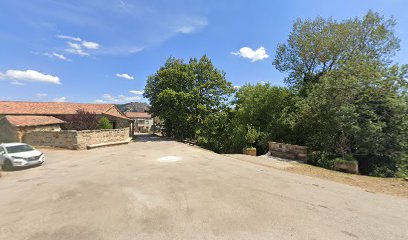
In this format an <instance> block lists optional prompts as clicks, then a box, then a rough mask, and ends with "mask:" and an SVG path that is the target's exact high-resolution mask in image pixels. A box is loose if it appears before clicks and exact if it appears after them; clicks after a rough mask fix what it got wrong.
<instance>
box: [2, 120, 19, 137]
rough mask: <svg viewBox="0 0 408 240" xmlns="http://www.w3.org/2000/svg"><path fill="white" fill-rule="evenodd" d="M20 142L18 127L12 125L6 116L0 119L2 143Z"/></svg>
mask: <svg viewBox="0 0 408 240" xmlns="http://www.w3.org/2000/svg"><path fill="white" fill-rule="evenodd" d="M6 142H18V135H17V128H16V127H14V126H13V125H11V124H10V123H9V122H8V121H7V120H6V118H1V119H0V143H6Z"/></svg>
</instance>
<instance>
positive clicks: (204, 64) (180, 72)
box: [144, 56, 234, 142]
mask: <svg viewBox="0 0 408 240" xmlns="http://www.w3.org/2000/svg"><path fill="white" fill-rule="evenodd" d="M233 91H234V90H233V87H232V84H231V83H230V82H228V81H227V80H226V79H225V73H224V72H222V71H220V70H218V69H217V68H215V67H214V66H213V64H212V62H211V60H210V59H209V58H208V57H207V56H203V57H202V58H201V59H200V60H197V59H195V58H192V59H190V61H189V63H184V62H183V60H181V59H176V58H169V59H168V60H167V61H166V63H165V65H164V66H163V67H161V68H160V69H159V70H158V71H157V72H156V73H155V74H154V75H152V76H149V78H148V80H147V85H146V88H145V92H144V97H146V98H147V99H149V100H150V103H151V105H152V106H151V109H150V112H151V113H153V114H154V115H155V116H157V117H159V118H160V119H162V120H163V122H164V134H165V135H166V136H171V137H175V138H176V139H179V140H181V139H186V138H192V139H198V138H199V136H198V135H197V134H201V135H202V138H201V139H200V141H201V142H208V141H209V140H208V139H207V140H203V137H204V136H212V135H213V134H212V132H213V129H208V126H209V123H207V122H208V121H213V120H214V121H216V120H215V119H210V120H208V118H210V117H211V116H213V115H214V114H215V115H217V114H218V113H220V112H222V111H224V110H226V109H227V100H228V99H229V96H230V94H232V93H233ZM215 118H217V117H215ZM207 130H208V131H209V132H208V133H206V131H207Z"/></svg>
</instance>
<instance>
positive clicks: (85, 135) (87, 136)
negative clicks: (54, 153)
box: [23, 128, 129, 150]
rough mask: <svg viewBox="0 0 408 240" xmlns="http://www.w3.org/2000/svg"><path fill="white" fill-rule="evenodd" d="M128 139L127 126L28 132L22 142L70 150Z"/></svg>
mask: <svg viewBox="0 0 408 240" xmlns="http://www.w3.org/2000/svg"><path fill="white" fill-rule="evenodd" d="M127 139H129V128H122V129H109V130H86V131H75V130H63V131H57V132H51V131H49V132H29V133H26V134H24V136H23V142H25V143H27V144H30V145H34V146H47V147H59V148H67V149H72V150H82V149H86V148H87V146H88V145H91V144H100V143H109V142H119V141H125V140H127Z"/></svg>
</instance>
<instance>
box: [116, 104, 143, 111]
mask: <svg viewBox="0 0 408 240" xmlns="http://www.w3.org/2000/svg"><path fill="white" fill-rule="evenodd" d="M116 106H118V108H119V109H120V110H121V111H122V112H146V111H147V110H149V108H150V105H149V104H147V103H141V102H130V103H125V104H117V105H116Z"/></svg>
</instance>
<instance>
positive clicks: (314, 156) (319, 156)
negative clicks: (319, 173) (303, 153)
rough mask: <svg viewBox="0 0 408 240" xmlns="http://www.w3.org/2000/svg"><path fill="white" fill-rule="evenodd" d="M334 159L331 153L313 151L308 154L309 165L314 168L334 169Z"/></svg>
mask: <svg viewBox="0 0 408 240" xmlns="http://www.w3.org/2000/svg"><path fill="white" fill-rule="evenodd" d="M333 159H334V156H333V155H332V154H330V153H329V152H324V151H313V152H310V153H309V154H308V160H307V163H309V164H311V165H313V166H318V167H323V168H327V169H333Z"/></svg>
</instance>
